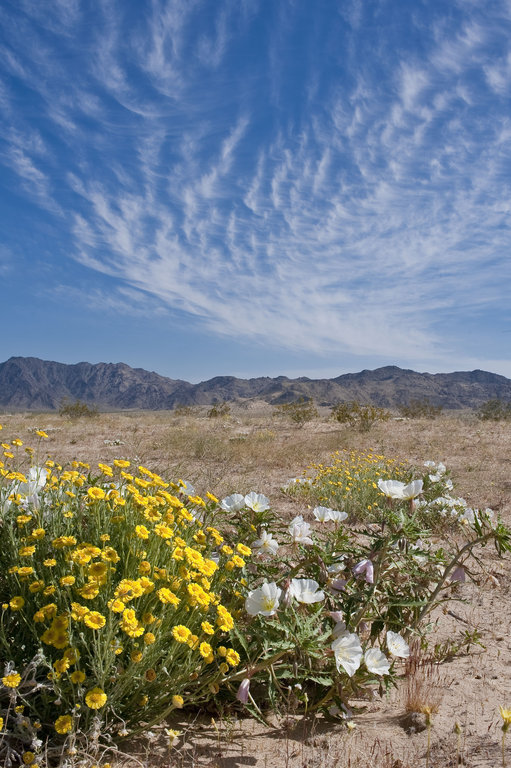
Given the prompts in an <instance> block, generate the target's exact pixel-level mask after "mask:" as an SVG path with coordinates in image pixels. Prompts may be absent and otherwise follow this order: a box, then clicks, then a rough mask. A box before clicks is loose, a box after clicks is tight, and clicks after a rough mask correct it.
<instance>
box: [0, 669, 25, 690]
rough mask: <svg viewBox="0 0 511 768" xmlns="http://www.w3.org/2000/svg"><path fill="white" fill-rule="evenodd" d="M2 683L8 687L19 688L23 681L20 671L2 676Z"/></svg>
mask: <svg viewBox="0 0 511 768" xmlns="http://www.w3.org/2000/svg"><path fill="white" fill-rule="evenodd" d="M2 683H3V684H4V685H5V687H6V688H17V687H18V685H19V684H20V683H21V675H20V674H19V672H10V673H9V674H8V675H5V676H4V677H2Z"/></svg>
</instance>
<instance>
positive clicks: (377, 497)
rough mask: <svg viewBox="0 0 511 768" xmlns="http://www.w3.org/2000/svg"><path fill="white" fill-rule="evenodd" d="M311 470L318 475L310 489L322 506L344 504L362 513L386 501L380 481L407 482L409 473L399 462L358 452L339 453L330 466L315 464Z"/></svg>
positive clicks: (346, 451)
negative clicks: (325, 504) (379, 485)
mask: <svg viewBox="0 0 511 768" xmlns="http://www.w3.org/2000/svg"><path fill="white" fill-rule="evenodd" d="M309 469H312V470H314V471H315V473H316V474H315V476H314V477H313V479H312V481H311V486H312V489H313V492H314V493H315V495H317V497H318V498H319V500H320V501H321V502H322V503H328V504H337V505H341V504H343V503H344V504H345V505H347V506H349V507H352V508H356V509H357V511H359V512H360V511H363V510H364V509H366V510H368V511H371V510H372V509H373V508H376V507H378V504H379V503H380V502H381V499H382V498H383V494H382V493H381V491H380V490H379V489H378V480H379V479H391V478H392V479H394V480H399V479H403V480H404V479H408V472H409V470H408V468H407V465H406V464H405V463H404V462H399V461H398V460H397V459H391V458H390V459H389V458H387V457H386V456H384V455H382V454H376V453H371V452H363V451H355V450H351V451H348V450H342V451H336V452H335V453H334V454H332V463H331V464H329V465H326V466H325V465H324V464H313V465H312V466H311V467H310V468H309Z"/></svg>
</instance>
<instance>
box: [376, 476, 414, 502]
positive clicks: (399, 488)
mask: <svg viewBox="0 0 511 768" xmlns="http://www.w3.org/2000/svg"><path fill="white" fill-rule="evenodd" d="M378 488H379V489H380V491H382V492H383V493H384V494H385V496H388V497H389V499H401V500H402V501H403V500H408V499H414V498H415V497H416V496H418V495H419V493H422V480H412V482H411V483H408V485H405V484H404V483H402V482H400V481H399V480H378Z"/></svg>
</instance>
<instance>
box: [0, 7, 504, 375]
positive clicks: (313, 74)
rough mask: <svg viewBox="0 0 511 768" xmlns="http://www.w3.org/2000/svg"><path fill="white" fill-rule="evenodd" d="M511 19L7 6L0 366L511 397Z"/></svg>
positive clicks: (331, 10) (474, 11)
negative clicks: (102, 368)
mask: <svg viewBox="0 0 511 768" xmlns="http://www.w3.org/2000/svg"><path fill="white" fill-rule="evenodd" d="M510 97H511V2H510V0H438V1H437V0H314V2H312V0H214V2H212V1H211V0H166V1H165V0H94V1H92V0H46V1H45V2H41V0H3V2H2V3H1V4H0V115H1V117H0V121H1V130H0V170H1V173H0V227H1V228H0V235H1V236H0V281H1V286H2V290H1V297H2V305H3V318H4V324H3V328H4V332H3V334H2V338H1V341H0V360H5V359H7V358H8V357H10V356H11V355H23V356H36V357H41V358H43V359H49V360H57V361H60V362H66V363H74V362H79V361H82V360H86V361H89V362H93V363H94V362H100V361H104V362H121V361H122V362H126V363H128V364H129V365H132V366H135V367H142V368H147V369H150V370H155V371H157V372H159V373H161V374H163V375H167V376H170V377H172V378H182V379H186V380H188V381H199V380H203V379H209V378H211V377H213V376H216V375H228V374H232V375H236V376H241V377H250V376H258V375H268V376H276V375H278V374H284V375H289V376H300V375H306V376H311V377H316V376H327V377H333V376H337V375H339V374H341V373H345V372H350V371H351V372H355V371H359V370H361V369H363V368H376V367H379V366H381V365H389V364H396V365H399V366H401V367H405V368H413V369H414V370H418V371H430V372H438V371H453V370H472V369H474V368H482V369H484V370H489V371H493V372H496V373H501V374H503V375H506V376H509V377H511V355H510V354H509V351H510V348H511V309H510V307H511V301H510V296H511V290H510V289H511V256H510V243H511V233H510V222H511V217H510V211H511V100H510Z"/></svg>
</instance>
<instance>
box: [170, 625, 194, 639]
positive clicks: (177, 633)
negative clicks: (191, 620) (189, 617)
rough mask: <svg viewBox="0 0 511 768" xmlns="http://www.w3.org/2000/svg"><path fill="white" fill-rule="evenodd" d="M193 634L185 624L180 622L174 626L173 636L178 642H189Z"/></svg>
mask: <svg viewBox="0 0 511 768" xmlns="http://www.w3.org/2000/svg"><path fill="white" fill-rule="evenodd" d="M191 634H192V633H191V632H190V630H189V629H188V627H185V626H184V624H178V625H176V626H175V627H172V637H173V638H174V640H177V642H178V643H186V642H188V638H189V637H190V635H191Z"/></svg>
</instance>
